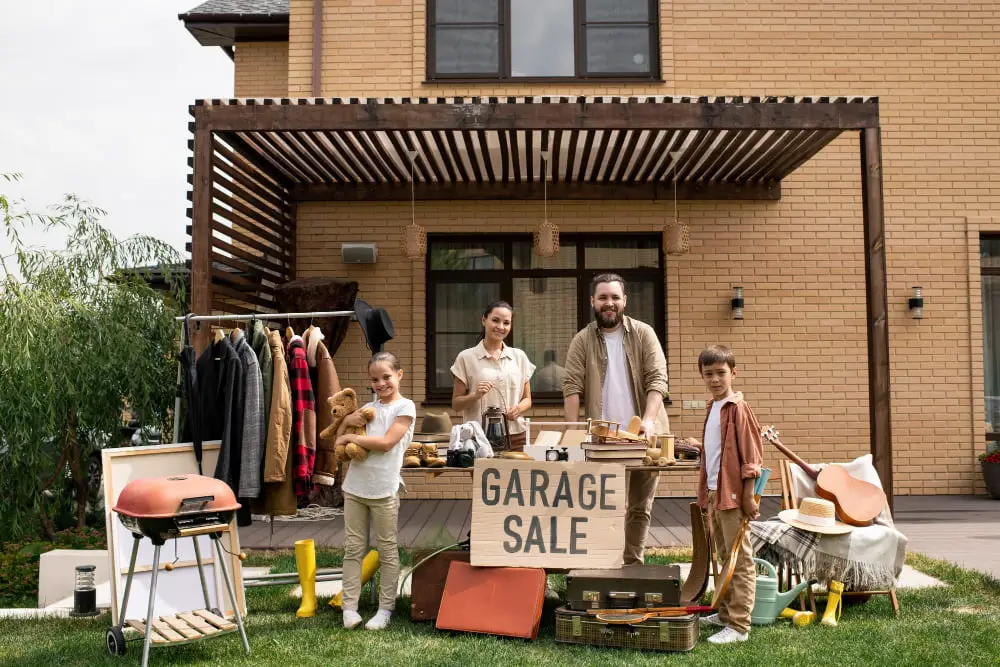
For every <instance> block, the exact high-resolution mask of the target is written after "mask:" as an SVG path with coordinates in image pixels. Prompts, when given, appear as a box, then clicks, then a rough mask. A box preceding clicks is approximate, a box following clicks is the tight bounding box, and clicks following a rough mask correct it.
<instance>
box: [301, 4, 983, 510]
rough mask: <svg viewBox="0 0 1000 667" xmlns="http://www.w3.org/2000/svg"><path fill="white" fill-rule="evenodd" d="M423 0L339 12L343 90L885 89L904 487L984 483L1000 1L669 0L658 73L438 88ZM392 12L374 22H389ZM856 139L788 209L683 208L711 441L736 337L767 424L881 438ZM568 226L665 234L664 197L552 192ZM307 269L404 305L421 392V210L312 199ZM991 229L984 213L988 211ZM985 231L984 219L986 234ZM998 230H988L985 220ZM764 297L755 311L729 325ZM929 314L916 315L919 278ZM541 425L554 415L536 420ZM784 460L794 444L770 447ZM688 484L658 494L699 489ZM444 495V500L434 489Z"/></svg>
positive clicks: (686, 419)
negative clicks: (610, 198)
mask: <svg viewBox="0 0 1000 667" xmlns="http://www.w3.org/2000/svg"><path fill="white" fill-rule="evenodd" d="M311 4H312V3H311V2H307V1H305V0H292V2H291V44H290V47H289V57H288V67H289V70H288V75H289V77H288V87H289V93H290V94H291V95H293V96H296V95H308V94H309V92H310V90H309V88H310V76H311V75H310V72H311V44H312V21H311V19H312V9H311ZM424 7H425V2H424V0H412V1H410V0H368V1H364V2H362V1H358V0H339V1H336V2H325V3H324V24H323V29H324V45H325V49H324V57H323V94H324V95H325V96H362V97H364V96H397V97H400V96H411V97H417V96H431V97H435V96H451V95H466V96H467V95H491V94H492V95H507V94H514V95H544V94H556V95H558V94H604V95H611V94H620V95H644V94H661V95H662V94H676V95H855V94H857V95H877V96H879V98H880V101H881V115H882V128H883V131H882V139H883V166H884V181H885V209H886V231H887V255H888V274H889V282H888V293H889V332H890V339H891V378H892V401H893V403H892V408H893V420H892V429H893V445H894V470H895V482H896V492H897V493H900V494H908V493H916V494H925V493H968V492H973V491H979V490H981V488H982V485H981V482H980V480H979V471H978V463H977V462H976V461H975V459H974V455H975V454H976V453H977V452H978V451H981V450H982V448H983V442H982V440H983V438H982V425H983V414H982V413H983V408H982V400H983V399H982V392H983V387H982V362H981V354H982V342H981V341H982V332H981V324H980V322H979V320H978V318H979V317H980V310H979V306H978V291H977V290H978V282H977V276H976V275H975V273H974V272H973V271H972V268H971V267H972V262H973V260H974V257H973V255H974V244H975V235H976V234H977V233H978V232H976V231H974V230H977V229H980V228H981V226H976V225H980V223H978V222H977V223H975V224H973V223H970V222H968V220H969V219H972V220H981V219H992V220H996V219H997V214H996V210H997V208H998V206H1000V190H997V188H996V187H995V186H994V182H995V180H996V179H997V177H1000V158H998V157H997V153H998V149H1000V124H998V123H997V117H996V111H995V110H996V109H997V106H998V103H1000V99H998V97H1000V95H998V91H1000V68H997V66H996V63H997V61H998V56H1000V42H997V40H996V39H995V35H996V33H997V29H998V28H1000V25H998V24H1000V8H998V7H997V4H996V3H993V2H991V3H974V2H963V3H954V2H952V3H945V2H903V1H902V0H898V1H883V2H874V3H855V4H844V3H829V2H817V1H809V2H803V1H796V2H744V1H739V2H736V1H735V0H730V1H728V2H721V1H720V2H710V3H706V2H703V1H700V2H693V1H692V2H681V1H676V2H670V1H668V0H664V1H663V2H661V21H662V29H661V53H662V63H663V65H662V70H663V75H664V79H665V83H664V84H662V85H640V86H635V85H623V84H617V85H604V86H593V85H581V84H558V85H555V84H547V85H541V84H531V85H528V84H519V85H513V84H501V85H490V84H478V85H470V84H456V85H441V84H425V83H424V82H423V81H424V78H425V72H424V62H425V60H424V53H425V51H424V48H425V44H424V42H425V29H424V19H425V17H424ZM376 16H377V20H374V18H373V17H376ZM858 163H859V151H858V141H857V137H856V135H853V134H851V135H845V136H843V137H841V138H840V139H838V140H837V141H836V142H835V143H834V144H833V145H831V146H830V147H829V148H827V149H826V150H824V151H823V153H822V154H821V155H819V156H818V157H817V158H815V159H814V160H812V161H811V162H810V163H809V164H807V165H806V166H804V167H803V168H802V169H801V170H800V171H798V172H797V173H796V174H794V175H793V176H792V177H790V178H789V179H787V180H786V181H785V183H784V186H783V197H782V200H781V201H780V202H770V203H747V202H744V203H729V202H698V203H682V204H681V207H680V213H681V216H682V217H683V218H684V219H686V220H688V221H690V222H691V224H692V251H691V253H690V254H689V255H687V256H685V257H681V258H671V259H670V262H669V264H668V268H667V272H666V283H667V308H668V329H669V338H670V341H671V346H670V350H669V359H668V361H669V366H670V374H671V391H672V395H673V398H674V401H675V404H674V406H673V407H672V408H671V413H672V418H673V421H674V431H675V433H677V434H679V435H692V434H697V432H698V431H699V430H700V424H701V419H702V414H701V411H699V410H696V411H690V410H688V411H684V410H681V409H680V402H681V401H682V400H684V399H690V398H703V389H702V387H701V386H700V380H699V379H698V376H697V369H696V367H695V364H694V360H695V358H696V355H697V352H698V350H699V348H700V347H701V346H702V345H704V344H706V343H710V342H722V343H726V344H728V345H730V346H731V347H733V348H734V349H735V351H736V353H737V358H738V360H739V363H740V371H741V377H740V379H739V386H740V388H741V389H743V390H744V391H745V392H746V393H747V396H748V399H749V400H750V401H751V403H752V404H753V406H754V407H755V409H756V411H757V413H758V416H759V417H760V419H761V421H762V422H775V423H776V424H777V425H778V427H779V428H780V429H781V430H782V432H783V436H784V437H785V442H786V443H787V444H789V445H790V446H792V447H793V448H795V449H796V450H797V451H799V452H800V453H801V454H802V455H803V456H805V457H806V458H807V459H813V460H829V459H844V458H847V457H849V456H854V455H857V454H861V453H863V452H865V451H867V449H868V388H867V366H866V363H867V362H866V338H865V301H864V256H863V254H862V228H861V209H860V177H859V172H858V168H859V165H858ZM550 212H551V217H552V219H553V220H554V221H556V222H557V223H559V224H560V225H561V226H562V229H563V230H564V231H570V230H572V231H595V232H596V231H600V230H602V229H606V228H610V227H611V226H612V225H614V228H615V229H621V230H636V231H639V230H641V231H649V230H655V229H658V228H659V226H660V225H661V223H662V222H663V220H664V219H665V218H666V217H668V216H669V214H670V211H669V205H668V204H666V203H663V202H660V203H655V202H646V203H643V202H553V203H552V204H551V207H550ZM299 216H300V218H299V230H300V231H299V238H298V256H299V261H300V266H299V269H300V275H338V276H343V277H350V278H352V279H356V280H358V281H359V282H360V283H361V290H362V294H363V295H364V297H365V298H367V299H369V300H370V301H371V302H373V303H377V304H378V305H384V306H385V307H386V308H388V309H389V311H390V313H392V316H393V319H394V320H395V322H396V327H397V332H398V335H397V339H396V340H395V341H393V342H392V343H391V344H390V345H389V349H392V350H394V351H397V352H399V353H400V355H401V356H402V358H403V360H404V364H405V365H406V368H407V370H408V375H407V380H406V382H405V383H404V389H405V392H406V393H407V395H409V396H411V397H413V398H414V399H415V400H417V401H419V400H421V399H422V393H423V387H424V369H423V368H422V365H423V358H424V353H425V350H424V346H425V341H424V335H423V331H424V328H423V326H424V317H425V315H424V308H425V294H424V284H423V283H424V269H423V266H422V264H419V263H412V262H408V261H406V260H405V259H404V258H403V256H402V253H401V251H400V250H399V247H398V239H399V237H400V234H401V229H402V226H403V225H404V224H405V223H406V221H407V220H408V217H409V211H408V204H405V203H401V204H398V205H396V204H391V205H385V204H382V205H380V204H304V205H302V206H301V207H300V209H299ZM417 216H418V219H419V220H420V222H421V223H422V224H424V225H425V226H426V227H427V229H428V230H429V231H467V230H468V229H469V228H470V223H471V225H472V226H474V227H475V228H476V229H478V230H482V231H523V232H527V231H530V230H531V226H532V224H533V221H534V220H536V219H537V218H538V217H539V211H538V205H537V203H536V202H520V201H512V202H490V203H475V202H434V203H421V204H419V206H418V210H417ZM983 224H985V223H983ZM987 226H988V225H987ZM983 228H985V227H983ZM345 240H349V241H376V242H378V243H379V252H380V255H379V263H378V264H377V265H376V266H374V267H350V269H348V268H347V267H345V266H343V265H342V264H341V263H340V261H339V247H340V245H339V244H340V242H341V241H345ZM737 283H739V284H742V285H744V286H745V288H746V298H747V311H746V320H745V321H743V322H735V321H733V320H731V319H729V316H728V305H727V304H728V299H729V297H730V295H731V286H732V285H734V284H737ZM918 284H919V285H921V286H922V287H923V288H924V297H925V300H926V307H925V310H924V319H923V320H922V321H915V320H912V319H910V318H909V317H908V313H907V306H906V300H907V298H908V296H909V295H910V289H911V286H912V285H918ZM363 358H364V355H363V354H362V351H361V344H360V339H359V336H358V334H357V332H356V331H352V333H351V336H350V337H349V339H348V341H347V344H346V345H345V348H344V349H343V350H342V352H340V353H339V354H338V359H337V361H338V368H339V369H340V371H341V373H342V374H343V376H344V377H345V378H346V381H347V382H349V383H354V384H360V383H362V382H363V381H364V370H365V369H364V361H363ZM534 413H535V416H536V417H537V416H539V415H543V414H558V413H557V412H553V411H551V410H538V409H536V410H535V411H534ZM767 455H768V456H769V458H771V460H772V461H774V460H776V457H777V454H776V453H775V451H774V450H773V449H771V448H768V450H767ZM692 483H693V476H691V475H676V476H673V477H671V479H670V480H669V481H668V482H667V483H665V484H664V485H661V492H666V491H669V492H675V493H689V492H690V489H691V486H692ZM428 492H430V491H428Z"/></svg>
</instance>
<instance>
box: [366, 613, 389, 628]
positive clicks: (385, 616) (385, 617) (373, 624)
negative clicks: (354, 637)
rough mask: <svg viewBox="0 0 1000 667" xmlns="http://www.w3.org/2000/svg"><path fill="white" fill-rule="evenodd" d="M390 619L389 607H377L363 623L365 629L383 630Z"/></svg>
mask: <svg viewBox="0 0 1000 667" xmlns="http://www.w3.org/2000/svg"><path fill="white" fill-rule="evenodd" d="M391 620H392V611H391V610H389V609H379V610H378V611H377V612H375V615H374V616H372V617H371V619H370V620H369V621H368V622H367V623H365V629H366V630H385V629H386V628H387V627H389V621H391Z"/></svg>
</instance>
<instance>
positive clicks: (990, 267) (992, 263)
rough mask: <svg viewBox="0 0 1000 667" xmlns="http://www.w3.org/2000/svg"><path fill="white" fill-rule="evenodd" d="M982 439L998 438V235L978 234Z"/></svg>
mask: <svg viewBox="0 0 1000 667" xmlns="http://www.w3.org/2000/svg"><path fill="white" fill-rule="evenodd" d="M979 274H980V280H981V282H982V305H983V384H984V387H983V398H984V401H985V408H986V415H985V419H986V439H987V440H1000V235H997V234H983V235H982V236H980V238H979Z"/></svg>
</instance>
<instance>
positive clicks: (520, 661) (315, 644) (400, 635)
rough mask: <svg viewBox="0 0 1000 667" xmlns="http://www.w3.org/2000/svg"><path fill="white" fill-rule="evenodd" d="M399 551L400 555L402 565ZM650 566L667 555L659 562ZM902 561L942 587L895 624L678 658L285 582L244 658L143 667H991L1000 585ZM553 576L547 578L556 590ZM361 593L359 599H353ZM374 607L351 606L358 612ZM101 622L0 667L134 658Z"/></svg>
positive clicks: (39, 626)
mask: <svg viewBox="0 0 1000 667" xmlns="http://www.w3.org/2000/svg"><path fill="white" fill-rule="evenodd" d="M406 560H408V557H407V556H405V555H404V561H406ZM656 560H657V561H659V562H665V561H667V560H672V557H671V556H669V555H668V556H666V557H663V556H661V557H659V558H657V559H656ZM908 563H909V564H910V565H912V566H914V567H916V568H917V569H919V570H922V571H923V572H926V573H928V574H930V575H932V576H935V577H938V578H939V579H942V580H944V581H946V582H947V583H949V584H951V586H949V587H947V588H936V589H926V590H921V591H913V592H903V593H902V594H901V595H900V603H901V605H902V608H903V617H902V619H899V620H896V619H894V618H893V616H892V610H891V608H890V606H889V602H888V599H886V598H885V596H879V597H878V598H877V599H874V600H872V601H871V602H869V603H867V604H864V605H858V606H851V607H848V608H846V609H845V611H844V613H843V616H842V618H841V624H840V627H838V628H825V627H822V626H818V625H814V626H810V627H808V628H803V629H797V628H794V627H791V626H790V625H789V624H788V623H787V622H781V623H780V624H778V625H775V626H771V627H764V628H756V627H755V628H754V629H753V631H752V632H751V634H750V640H749V641H748V642H746V643H745V644H738V645H731V646H723V647H716V646H713V645H711V644H708V643H707V642H705V641H704V639H705V638H706V637H707V636H708V634H709V633H708V632H703V633H702V637H701V639H702V641H700V642H699V644H698V646H697V647H695V649H694V651H693V652H691V653H686V654H665V653H640V652H635V651H623V650H616V649H596V648H593V649H592V648H584V647H569V646H564V645H559V644H556V643H555V641H554V639H553V632H554V630H553V626H554V621H553V609H554V608H555V604H554V603H552V602H550V603H549V604H547V605H546V609H545V614H544V616H543V618H542V630H541V633H540V635H539V638H538V640H537V641H534V642H526V641H521V640H508V639H500V638H495V637H484V636H472V635H450V634H449V633H445V632H438V631H436V630H435V629H434V627H433V626H432V625H430V624H426V623H412V622H411V621H410V620H409V617H408V613H406V612H407V610H408V601H406V600H401V601H400V602H399V605H398V608H399V609H400V610H401V613H399V614H398V615H397V617H396V619H395V620H394V621H393V624H392V626H390V629H389V630H388V631H385V632H382V633H372V632H366V631H364V630H355V631H352V632H347V631H345V630H344V629H343V628H342V627H341V623H340V614H339V613H337V612H335V611H333V610H331V609H330V608H329V607H327V606H326V605H325V602H326V601H325V600H323V601H322V602H323V603H324V604H323V605H322V606H321V609H320V612H319V613H318V614H317V615H316V616H315V617H314V618H312V619H297V618H296V617H295V610H296V609H297V608H298V600H296V599H293V598H290V597H289V596H288V590H289V589H288V588H277V587H271V588H253V589H250V590H249V591H248V598H249V603H250V607H251V616H250V619H249V621H248V625H247V632H248V636H249V639H250V646H251V649H252V651H253V654H252V655H251V656H250V657H249V658H248V657H246V656H244V655H243V652H242V649H241V647H240V641H239V637H238V635H236V634H232V635H228V636H226V637H223V638H219V639H216V640H210V641H205V642H201V643H198V644H195V645H191V646H178V647H166V648H160V649H153V650H152V652H151V654H150V664H152V665H248V666H249V665H252V666H254V667H265V666H268V665H275V666H279V665H280V666H281V667H288V666H292V665H294V666H296V667H298V666H304V665H338V664H339V665H349V666H351V667H354V666H361V665H406V666H407V667H417V666H421V665H457V666H460V667H479V666H480V665H502V666H503V667H511V666H514V665H526V664H527V665H545V666H546V667H551V666H554V665H572V666H573V667H580V666H582V665H602V666H603V665H621V666H622V667H640V666H642V665H662V664H664V663H668V662H676V663H692V662H697V663H699V664H706V665H716V664H718V665H732V664H745V665H794V666H796V667H801V666H802V665H845V664H852V665H854V664H856V665H862V664H863V665H872V664H879V665H890V664H891V665H976V664H978V665H987V664H998V661H1000V649H998V645H1000V644H998V641H997V627H998V625H997V621H998V620H1000V583H998V582H997V581H996V580H994V579H992V578H990V577H987V576H984V575H981V574H978V573H975V572H968V571H965V570H962V569H960V568H957V567H955V566H952V565H950V564H948V563H943V562H940V561H935V560H931V559H928V558H924V557H922V556H919V555H910V557H909V558H908ZM247 564H248V565H261V564H267V565H273V566H276V567H277V568H279V569H278V570H276V571H283V570H291V569H292V568H293V559H292V557H291V556H287V555H278V556H274V555H269V556H261V555H254V556H252V557H251V559H250V560H249V561H248V563H247ZM338 564H339V555H338V554H336V553H334V552H324V553H322V554H321V555H320V567H330V566H333V565H338ZM561 583H562V582H561V581H560V580H558V579H557V580H556V581H553V586H554V587H555V588H556V589H557V590H558V589H559V587H560V584H561ZM364 599H365V600H367V595H365V596H364ZM373 611H374V610H373V609H370V608H365V607H363V608H362V613H363V615H365V616H366V618H367V616H368V615H370V614H371V613H372V612H373ZM108 622H109V617H108V616H104V617H101V618H99V619H97V620H79V621H78V620H38V621H11V620H0V665H59V666H60V667H69V666H71V665H81V666H82V665H86V666H88V667H90V666H92V665H93V666H96V665H138V664H139V658H140V655H141V648H142V646H141V644H138V643H136V644H129V653H128V654H127V655H126V656H124V657H122V658H112V657H110V656H109V655H108V654H107V650H106V649H105V647H104V630H105V628H106V626H107V623H108Z"/></svg>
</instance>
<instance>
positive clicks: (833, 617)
mask: <svg viewBox="0 0 1000 667" xmlns="http://www.w3.org/2000/svg"><path fill="white" fill-rule="evenodd" d="M827 588H828V590H829V594H828V596H827V598H826V611H825V612H824V613H823V619H822V620H821V621H820V623H822V624H823V625H826V626H828V627H831V628H835V627H837V621H839V620H840V610H841V608H842V607H843V602H844V600H843V594H844V584H842V583H841V582H839V581H831V582H830V585H829V586H828V587H827Z"/></svg>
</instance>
